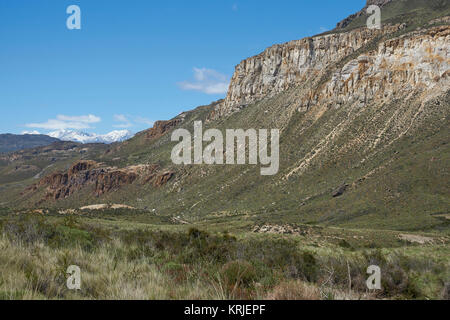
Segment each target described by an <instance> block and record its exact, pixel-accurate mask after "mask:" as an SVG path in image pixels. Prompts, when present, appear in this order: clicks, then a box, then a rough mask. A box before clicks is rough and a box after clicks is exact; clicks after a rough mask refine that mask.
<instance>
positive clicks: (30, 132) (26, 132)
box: [22, 130, 41, 134]
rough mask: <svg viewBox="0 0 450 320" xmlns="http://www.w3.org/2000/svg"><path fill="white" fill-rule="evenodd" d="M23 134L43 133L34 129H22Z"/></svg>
mask: <svg viewBox="0 0 450 320" xmlns="http://www.w3.org/2000/svg"><path fill="white" fill-rule="evenodd" d="M22 134H41V133H40V132H39V131H37V130H33V131H22Z"/></svg>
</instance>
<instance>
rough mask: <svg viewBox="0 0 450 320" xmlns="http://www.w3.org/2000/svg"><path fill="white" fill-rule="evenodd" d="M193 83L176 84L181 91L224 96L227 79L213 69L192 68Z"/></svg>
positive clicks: (226, 89)
mask: <svg viewBox="0 0 450 320" xmlns="http://www.w3.org/2000/svg"><path fill="white" fill-rule="evenodd" d="M194 79H195V81H183V82H180V83H178V85H179V86H180V88H181V89H182V90H194V91H200V92H203V93H206V94H225V93H227V91H228V83H229V80H228V77H227V76H226V75H224V74H222V73H220V72H217V71H216V70H213V69H206V68H201V69H200V68H194Z"/></svg>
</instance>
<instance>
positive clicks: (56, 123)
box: [25, 114, 101, 130]
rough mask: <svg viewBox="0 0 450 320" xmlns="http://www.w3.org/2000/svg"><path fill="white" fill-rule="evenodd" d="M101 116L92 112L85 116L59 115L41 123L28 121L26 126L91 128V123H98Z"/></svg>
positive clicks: (56, 128) (60, 128)
mask: <svg viewBox="0 0 450 320" xmlns="http://www.w3.org/2000/svg"><path fill="white" fill-rule="evenodd" d="M100 121H101V118H99V117H97V116H94V115H92V114H89V115H84V116H66V115H58V116H56V119H48V120H47V121H46V122H41V123H28V124H26V125H25V126H26V127H28V128H39V129H46V130H67V129H75V130H80V129H89V128H91V126H90V125H91V124H93V123H98V122H100Z"/></svg>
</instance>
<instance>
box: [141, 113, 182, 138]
mask: <svg viewBox="0 0 450 320" xmlns="http://www.w3.org/2000/svg"><path fill="white" fill-rule="evenodd" d="M182 121H183V120H182V119H179V118H175V119H172V120H168V121H156V122H155V124H154V126H153V128H151V129H148V130H147V132H146V138H147V139H151V140H153V139H157V138H159V137H161V136H162V135H164V134H165V133H166V132H168V131H170V130H171V129H172V128H175V127H176V126H177V125H179V124H180V123H181V122H182Z"/></svg>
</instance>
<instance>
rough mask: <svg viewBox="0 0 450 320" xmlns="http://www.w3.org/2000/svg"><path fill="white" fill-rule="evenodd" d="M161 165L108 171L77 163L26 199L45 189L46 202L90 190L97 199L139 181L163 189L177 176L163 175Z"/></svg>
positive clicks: (45, 180)
mask: <svg viewBox="0 0 450 320" xmlns="http://www.w3.org/2000/svg"><path fill="white" fill-rule="evenodd" d="M159 169H160V168H159V166H158V165H135V166H128V167H125V168H121V169H118V168H115V167H105V166H104V165H103V164H102V163H98V162H95V161H90V160H84V161H78V162H76V163H74V164H73V165H72V166H71V167H70V168H69V170H68V171H67V172H63V173H61V172H58V173H53V174H51V175H49V176H47V177H45V178H43V179H41V180H40V181H39V182H38V183H36V184H34V185H32V186H30V187H29V188H27V189H26V190H25V192H24V193H23V194H24V195H27V194H30V193H32V192H35V191H37V190H39V189H41V188H45V191H46V194H45V197H44V199H43V200H58V199H62V198H67V197H69V196H71V195H73V194H74V193H75V192H77V191H80V190H81V189H83V188H86V187H89V186H90V187H92V189H93V193H94V195H96V196H101V195H103V194H105V193H108V192H113V191H116V190H119V189H120V188H122V187H124V186H127V185H131V184H133V183H135V182H136V181H141V183H143V184H146V183H151V184H152V185H153V186H155V187H162V186H163V185H165V184H166V183H167V182H168V181H169V180H170V179H171V178H172V177H173V176H174V174H175V173H174V172H162V173H160V172H159Z"/></svg>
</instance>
